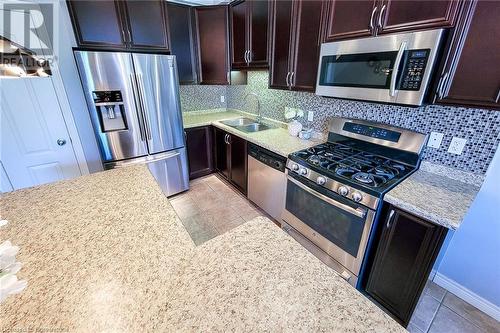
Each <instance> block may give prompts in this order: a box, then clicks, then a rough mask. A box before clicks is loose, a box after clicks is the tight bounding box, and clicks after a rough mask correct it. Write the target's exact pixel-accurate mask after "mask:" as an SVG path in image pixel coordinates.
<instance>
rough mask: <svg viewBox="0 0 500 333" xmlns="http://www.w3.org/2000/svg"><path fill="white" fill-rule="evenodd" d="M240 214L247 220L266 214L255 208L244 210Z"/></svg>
mask: <svg viewBox="0 0 500 333" xmlns="http://www.w3.org/2000/svg"><path fill="white" fill-rule="evenodd" d="M240 216H241V218H242V219H243V220H245V221H247V222H248V221H251V220H253V219H254V218H256V217H257V216H264V214H263V213H262V212H260V211H258V210H256V209H254V210H251V211H249V212H243V213H240Z"/></svg>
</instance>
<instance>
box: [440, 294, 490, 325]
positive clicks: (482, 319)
mask: <svg viewBox="0 0 500 333" xmlns="http://www.w3.org/2000/svg"><path fill="white" fill-rule="evenodd" d="M443 305H445V306H446V307H448V308H450V309H451V310H453V311H454V312H456V313H458V314H459V315H460V316H462V317H464V318H465V319H467V320H469V321H471V322H472V323H473V324H475V325H477V326H479V327H480V328H482V329H483V330H484V331H486V332H492V333H493V332H495V333H499V332H500V323H499V322H498V321H496V320H495V319H494V318H492V317H490V316H488V315H487V314H486V313H484V312H482V311H481V310H479V309H477V308H476V307H474V306H472V305H470V304H469V303H467V302H465V301H463V300H462V299H460V298H458V297H457V296H455V295H454V294H452V293H450V292H448V293H446V296H445V297H444V300H443Z"/></svg>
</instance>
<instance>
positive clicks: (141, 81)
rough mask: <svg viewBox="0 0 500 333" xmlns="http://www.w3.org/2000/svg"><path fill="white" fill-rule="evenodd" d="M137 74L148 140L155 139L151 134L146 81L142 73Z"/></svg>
mask: <svg viewBox="0 0 500 333" xmlns="http://www.w3.org/2000/svg"><path fill="white" fill-rule="evenodd" d="M136 75H137V84H138V85H139V89H138V91H139V99H140V100H141V105H142V108H141V109H142V116H143V118H144V128H145V129H146V136H147V137H148V140H153V137H152V135H151V126H149V119H148V109H147V104H146V96H145V92H144V81H143V80H142V74H140V73H139V74H136Z"/></svg>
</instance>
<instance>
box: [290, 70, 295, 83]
mask: <svg viewBox="0 0 500 333" xmlns="http://www.w3.org/2000/svg"><path fill="white" fill-rule="evenodd" d="M294 75H295V72H292V73H291V74H290V87H292V86H294V85H295V83H294V82H293V76H294Z"/></svg>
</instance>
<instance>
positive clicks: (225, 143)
mask: <svg viewBox="0 0 500 333" xmlns="http://www.w3.org/2000/svg"><path fill="white" fill-rule="evenodd" d="M214 138H215V169H216V170H217V172H218V173H219V174H221V175H222V176H224V177H225V178H226V179H227V180H228V181H230V182H231V183H232V184H233V185H234V186H235V187H236V188H237V189H238V190H240V191H241V192H242V193H243V194H245V195H246V193H247V142H246V140H244V139H242V138H240V137H238V136H236V135H232V134H229V133H227V132H225V131H223V130H221V129H219V128H214Z"/></svg>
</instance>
